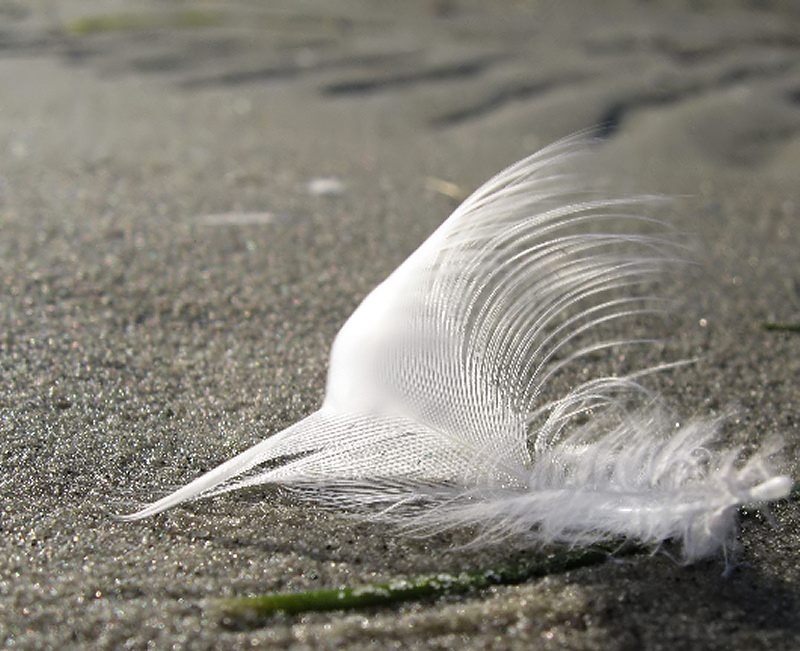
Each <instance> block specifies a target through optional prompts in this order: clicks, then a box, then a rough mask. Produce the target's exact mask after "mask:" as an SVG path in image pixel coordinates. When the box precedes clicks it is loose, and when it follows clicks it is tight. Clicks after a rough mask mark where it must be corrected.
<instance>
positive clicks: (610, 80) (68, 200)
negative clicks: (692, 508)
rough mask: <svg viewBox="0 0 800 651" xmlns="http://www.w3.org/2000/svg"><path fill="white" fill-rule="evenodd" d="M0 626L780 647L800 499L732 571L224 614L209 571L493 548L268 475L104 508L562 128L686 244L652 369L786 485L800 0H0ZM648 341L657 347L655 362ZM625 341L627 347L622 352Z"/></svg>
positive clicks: (363, 568) (475, 559)
mask: <svg viewBox="0 0 800 651" xmlns="http://www.w3.org/2000/svg"><path fill="white" fill-rule="evenodd" d="M0 89H2V91H0V151H2V155H1V156H0V282H2V293H0V308H1V309H0V366H1V368H2V372H1V373H0V643H2V644H4V646H5V647H7V648H20V649H69V648H100V649H118V648H131V649H143V648H155V649H166V648H190V649H220V648H284V647H285V648H298V649H302V648H309V649H311V648H354V649H359V648H381V649H384V648H420V649H422V648H424V649H428V648H433V649H452V648H461V649H486V648H493V649H508V648H525V649H673V648H681V649H770V650H773V651H775V650H778V649H796V648H800V619H798V616H797V612H798V606H800V544H799V543H800V537H799V535H798V531H799V529H798V527H799V526H800V511H799V510H798V503H797V502H796V501H792V500H789V501H785V502H783V503H779V504H776V505H775V506H774V507H773V508H772V510H771V515H769V516H766V515H764V514H761V513H758V512H751V513H750V515H749V516H747V517H744V518H743V519H742V532H741V536H740V539H739V550H738V554H737V557H736V560H735V565H734V566H733V567H732V571H731V572H730V573H729V575H727V576H725V577H723V576H722V575H723V570H724V569H725V561H724V560H723V559H721V558H718V559H711V560H708V561H704V562H701V563H698V564H695V565H693V566H690V567H683V566H680V565H679V564H677V563H676V562H674V561H673V560H671V559H670V558H669V557H668V556H667V555H665V554H659V553H656V554H654V555H647V554H640V555H635V556H630V557H625V558H621V559H618V560H611V561H608V562H605V563H602V564H599V565H594V566H591V567H584V568H581V569H577V570H573V571H570V572H566V573H560V574H551V575H549V576H546V577H544V578H541V579H536V580H531V581H528V582H526V583H523V584H521V585H516V586H501V587H495V588H492V589H489V590H485V591H482V592H477V593H474V594H470V595H466V596H459V597H448V598H444V599H439V600H433V601H416V602H415V601H412V602H409V603H406V604H401V605H395V606H387V607H385V608H376V609H370V610H365V611H356V612H347V613H343V612H331V613H316V614H309V615H303V616H294V617H289V616H283V615H279V616H276V617H274V618H272V619H270V620H269V621H267V622H265V624H264V625H263V626H260V627H256V628H247V629H244V630H230V629H229V628H226V627H224V626H221V625H220V622H219V619H218V618H217V617H216V616H215V615H214V614H213V613H212V611H210V610H209V609H207V608H206V605H207V604H208V603H209V600H211V599H213V598H215V597H221V596H230V595H243V594H253V593H259V592H264V591H268V590H300V589H308V588H316V587H335V586H339V585H343V584H359V583H364V582H371V581H379V580H389V579H394V578H403V577H408V576H415V575H417V574H421V573H427V572H454V571H458V570H463V569H476V568H490V567H493V566H496V565H497V564H498V563H501V562H504V561H506V560H507V557H508V554H507V552H506V551H505V550H503V549H490V550H486V551H469V552H466V551H454V544H455V543H457V542H459V541H461V540H462V539H461V538H460V535H461V534H459V533H454V534H452V535H451V536H449V537H448V536H444V535H442V536H438V537H434V538H430V539H424V540H409V539H408V538H405V537H401V536H398V535H397V534H396V533H393V532H392V531H391V530H387V529H386V528H385V527H377V526H370V525H368V524H354V523H353V522H352V521H350V520H348V519H345V518H343V517H340V516H339V515H337V514H335V513H329V512H324V511H321V510H319V509H317V508H314V507H313V506H310V505H308V504H297V503H295V502H293V501H292V500H291V499H289V498H287V497H286V496H283V495H280V494H278V493H275V492H274V491H269V490H261V491H253V492H246V493H238V494H237V493H234V494H231V495H227V496H224V497H220V498H215V499H211V500H205V501H200V502H197V503H192V504H189V505H186V506H181V507H179V508H177V509H174V510H172V511H170V512H167V513H165V514H162V515H159V516H157V517H155V518H151V519H148V520H144V521H140V522H135V523H127V522H120V521H118V520H115V519H114V515H115V514H118V513H124V512H129V511H130V510H132V509H135V508H137V507H138V506H140V505H142V504H143V503H145V502H146V501H149V500H150V499H153V498H155V497H158V496H160V495H163V494H164V493H165V492H166V491H167V490H168V489H170V488H174V487H177V486H179V485H181V484H183V483H184V482H186V481H188V480H190V479H192V478H194V477H196V476H197V475H198V474H200V473H201V472H203V471H204V470H208V469H210V468H212V467H213V466H215V465H216V464H218V463H220V462H221V461H223V460H225V459H227V458H228V457H230V456H232V455H233V454H234V453H236V452H238V451H241V450H243V449H245V448H246V447H247V446H249V445H251V444H253V443H255V442H256V441H258V440H260V439H262V438H264V437H265V436H268V435H270V434H273V433H275V432H278V431H280V430H281V429H283V428H284V427H286V426H287V425H289V424H291V423H293V422H295V421H296V420H298V419H300V418H301V417H303V416H304V415H306V414H308V413H310V412H311V411H313V410H314V409H316V408H317V406H318V405H319V404H320V401H321V399H322V394H323V389H324V381H325V372H326V366H327V356H328V351H329V347H330V344H331V342H332V339H333V337H334V335H335V333H336V332H337V330H338V328H339V327H340V326H341V324H342V323H343V321H344V320H345V319H346V318H347V316H348V315H349V314H350V312H351V311H352V310H353V308H354V307H355V306H356V305H357V304H358V302H359V301H360V300H361V299H362V298H363V297H364V296H365V294H366V293H367V292H368V291H369V290H370V289H371V288H372V287H373V286H375V285H376V284H377V283H378V282H379V281H381V280H382V279H383V278H384V277H385V276H386V275H387V274H388V273H389V272H390V271H391V270H392V269H393V268H394V267H395V266H396V265H397V264H398V263H399V262H400V261H402V260H403V259H404V258H405V257H406V256H407V255H408V254H409V253H410V252H411V251H412V250H414V248H415V247H416V246H417V245H418V244H419V243H420V242H421V241H422V240H423V239H424V238H425V237H426V236H427V234H428V233H430V232H431V231H432V230H433V229H434V228H435V227H436V226H437V225H438V224H439V223H441V221H442V220H443V219H444V218H445V217H446V216H447V215H448V214H449V213H450V212H451V211H452V209H453V208H454V207H455V206H456V205H457V198H458V197H459V196H461V195H462V194H463V193H464V192H467V191H469V190H471V189H472V188H474V187H476V186H477V185H478V184H480V183H481V182H482V181H483V180H485V179H486V178H488V177H489V176H490V175H491V174H493V173H494V172H496V171H497V170H499V169H501V168H502V167H503V166H505V165H507V164H509V163H511V162H513V161H514V160H516V159H518V158H520V157H522V156H524V155H525V154H528V153H530V152H532V151H534V150H536V149H537V148H539V147H541V146H543V145H545V144H548V143H549V142H551V141H553V140H555V139H557V138H560V137H563V136H565V135H568V134H570V133H572V132H575V131H577V130H581V129H586V128H593V129H594V130H595V132H596V133H597V134H598V135H601V136H603V137H604V138H605V142H604V144H602V145H601V146H600V147H599V148H598V151H597V153H596V155H595V156H596V159H597V165H596V170H597V174H598V176H600V177H602V180H603V181H604V182H605V183H606V184H607V185H608V186H609V187H611V188H613V191H614V192H616V193H628V192H644V193H664V194H666V195H670V196H672V197H675V198H676V200H675V201H674V202H673V203H672V204H670V205H669V207H668V208H666V214H662V215H660V216H663V217H665V218H667V219H669V220H670V221H671V222H673V223H674V224H675V225H676V227H677V228H678V229H679V230H680V231H682V232H685V233H688V234H690V235H691V237H692V239H693V241H694V242H695V251H696V255H697V259H698V262H699V264H698V265H696V266H697V269H696V270H695V271H693V272H692V273H691V274H690V275H689V276H688V277H686V278H684V279H683V280H681V279H676V280H674V281H671V282H674V284H673V285H671V286H669V287H667V288H666V291H667V293H668V294H669V295H670V296H672V297H675V298H676V299H677V305H678V306H679V307H678V308H677V309H676V310H675V313H674V314H672V315H671V318H670V322H669V327H668V330H669V332H668V333H665V334H666V335H667V337H666V343H665V344H664V346H663V348H659V349H658V350H657V351H655V352H653V351H651V352H650V353H641V355H642V358H641V360H640V361H641V362H642V363H653V362H654V361H655V362H657V361H659V359H660V355H661V354H663V355H664V356H665V358H666V357H668V358H670V359H678V358H698V359H699V361H698V362H696V363H694V364H692V365H690V366H686V367H682V368H680V369H679V370H676V371H672V372H669V373H665V374H663V375H662V376H661V377H659V378H656V379H654V380H653V382H654V387H655V388H657V389H658V390H660V391H661V392H662V393H663V394H664V396H665V398H666V399H667V400H668V401H669V402H670V403H671V404H673V405H674V406H675V407H676V409H677V411H678V412H679V413H681V414H684V415H686V416H687V417H688V416H691V415H695V414H712V415H720V414H723V413H728V414H730V417H729V420H728V424H727V426H726V428H725V433H726V436H728V437H730V439H731V440H735V441H737V442H739V443H741V444H742V445H743V446H745V447H746V448H748V447H752V446H755V445H756V444H758V443H759V442H761V441H764V440H767V439H769V438H770V437H772V436H779V437H781V438H782V439H783V441H784V453H783V455H784V459H785V460H784V462H783V469H784V470H785V472H787V473H789V474H791V475H793V476H794V477H795V478H800V464H798V462H797V458H798V457H797V455H798V451H799V450H800V334H797V333H793V332H781V331H771V330H767V329H765V328H764V324H767V323H784V324H792V323H794V324H797V323H799V322H800V5H798V4H797V3H796V2H793V1H791V0H786V1H783V2H781V1H780V0H774V1H771V2H744V1H737V2H723V1H722V0H719V1H718V2H714V1H712V0H696V1H690V0H680V1H679V0H673V1H671V2H633V1H623V0H608V1H607V2H601V3H587V2H578V1H577V0H575V1H568V2H545V1H533V0H532V1H530V2H521V1H520V2H505V3H484V2H478V1H460V0H425V1H423V0H411V1H407V2H403V3H399V2H398V3H394V2H393V3H390V2H366V1H358V0H335V1H333V2H299V3H295V2H288V1H285V2H284V1H278V2H270V3H258V2H247V1H246V0H236V1H231V2H226V3H221V2H212V1H208V2H199V1H198V2H177V1H171V2H157V1H155V0H141V1H137V2H133V1H131V2H98V1H95V2H92V1H90V0H59V1H58V2H55V1H52V2H45V1H44V0H42V1H41V2H38V3H28V2H24V1H23V0H0ZM648 355H649V356H648ZM636 362H637V359H636V358H633V359H632V360H631V363H632V364H636Z"/></svg>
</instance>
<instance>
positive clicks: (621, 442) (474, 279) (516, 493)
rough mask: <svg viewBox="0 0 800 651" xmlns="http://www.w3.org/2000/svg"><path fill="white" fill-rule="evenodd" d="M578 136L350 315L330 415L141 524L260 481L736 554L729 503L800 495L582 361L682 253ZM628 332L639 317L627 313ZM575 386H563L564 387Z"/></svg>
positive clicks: (499, 183) (490, 530)
mask: <svg viewBox="0 0 800 651" xmlns="http://www.w3.org/2000/svg"><path fill="white" fill-rule="evenodd" d="M585 145H586V143H585V142H584V141H583V140H582V139H580V138H570V139H566V140H564V141H561V142H559V143H556V144H555V145H551V146H550V147H547V148H546V149H543V150H542V151H540V152H538V153H536V154H534V155H532V156H530V157H528V158H525V159H524V160H521V161H519V162H518V163H516V164H515V165H512V166H511V167H509V168H508V169H506V170H505V171H503V172H501V173H500V174H498V175H497V176H495V177H494V178H492V179H491V180H489V181H488V182H487V183H486V184H484V185H483V186H482V187H480V188H479V189H478V190H477V191H475V192H474V193H473V194H472V195H471V196H470V197H469V198H468V199H467V200H466V201H464V203H463V204H462V205H461V206H459V207H458V208H457V209H456V211H455V212H454V213H453V214H452V215H451V216H450V217H449V218H448V219H447V220H446V221H445V222H444V223H442V225H441V226H440V227H439V228H438V229H437V230H436V231H435V232H434V233H433V234H432V235H431V236H430V237H429V238H428V239H427V240H426V241H425V242H424V243H423V244H422V245H421V246H420V247H419V248H418V249H417V250H416V251H415V252H414V253H413V254H412V255H411V256H410V257H409V258H408V259H407V260H406V261H405V262H403V263H402V264H401V265H400V266H399V267H398V268H397V269H396V270H395V271H394V272H393V273H392V274H391V275H390V276H389V277H388V278H387V279H386V280H385V281H384V282H383V283H381V284H380V285H378V287H376V288H375V289H374V290H373V291H372V292H371V293H370V294H369V295H368V296H367V297H366V298H365V299H364V301H363V302H362V303H361V305H360V306H359V307H358V308H357V309H356V310H355V312H354V313H353V314H352V315H351V316H350V318H349V319H348V320H347V322H346V323H345V324H344V326H343V327H342V329H341V330H340V332H339V333H338V335H337V336H336V339H335V341H334V343H333V347H332V350H331V355H330V367H329V373H328V379H327V387H326V394H325V399H324V401H323V404H322V406H321V408H320V409H319V410H318V411H317V412H315V413H313V414H311V415H309V416H308V417H306V418H305V419H303V420H301V421H299V422H298V423H295V424H294V425H292V426H291V427H289V428H287V429H285V430H284V431H282V432H280V433H279V434H275V435H274V436H271V437H269V438H267V439H266V440H264V441H262V442H260V443H258V444H257V445H255V446H253V447H251V448H250V449H249V450H246V451H245V452H242V453H241V454H239V455H238V456H236V457H234V458H232V459H230V460H229V461H226V462H225V463H223V464H222V465H220V466H218V467H217V468H215V469H214V470H211V471H210V472H208V473H207V474H205V475H203V476H201V477H199V478H198V479H195V480H194V481H192V482H191V483H189V484H188V485H186V486H184V487H183V488H180V489H179V490H177V491H175V492H174V493H172V494H171V495H168V496H166V497H164V498H163V499H160V500H158V501H157V502H154V503H153V504H150V505H149V506H147V507H145V508H143V509H142V510H140V511H139V512H137V513H134V514H132V515H130V516H127V518H129V519H136V518H142V517H146V516H150V515H153V514H155V513H159V512H160V511H163V510H165V509H167V508H169V507H172V506H175V505H176V504H179V503H181V502H184V501H186V500H189V499H194V498H197V497H205V496H210V495H215V494H219V493H223V492H226V491H230V490H233V489H236V488H240V487H244V486H251V485H256V484H274V485H279V486H282V487H287V488H293V489H297V490H298V491H300V492H301V494H303V495H304V496H307V497H308V496H310V497H312V498H313V499H315V500H318V501H319V502H321V503H325V504H327V505H329V506H334V507H337V508H342V509H346V510H347V511H349V512H355V513H357V514H360V515H363V516H365V517H368V518H373V519H382V520H389V521H391V522H394V523H397V524H398V525H400V526H401V527H406V528H407V529H411V530H413V531H417V532H419V531H425V532H427V531H437V530H443V529H448V528H451V527H460V526H464V525H466V526H474V527H476V528H477V530H478V534H477V542H478V543H481V542H486V543H494V542H497V541H499V540H503V539H506V538H507V537H512V536H513V537H515V538H518V539H519V538H522V539H527V540H529V541H531V542H532V543H535V544H540V543H549V542H565V543H568V544H588V543H591V542H595V541H600V540H607V539H618V538H620V537H622V538H629V539H633V540H636V541H639V542H643V543H646V544H653V545H655V544H658V543H660V542H662V541H665V540H667V539H676V540H678V541H679V542H681V543H682V549H683V555H684V558H685V560H687V561H691V560H694V559H697V558H700V557H703V556H707V555H710V554H713V553H714V552H716V551H718V550H719V549H720V548H724V547H725V546H726V545H727V544H728V543H729V542H730V540H731V538H732V536H733V535H734V533H735V519H736V509H737V507H738V506H739V505H741V504H744V503H750V502H761V501H765V500H772V499H777V498H780V497H783V496H785V495H787V493H788V491H789V489H790V486H791V481H790V479H789V478H788V477H786V476H781V475H777V474H775V473H774V471H773V470H772V469H771V468H770V466H769V463H768V459H767V457H768V456H769V455H768V452H769V451H757V452H755V453H753V454H752V455H751V456H750V457H749V458H742V455H741V454H740V450H739V449H737V448H730V447H723V446H721V445H720V442H719V441H718V440H717V439H718V430H719V423H718V421H716V420H711V419H707V420H702V419H700V420H694V421H691V422H689V423H688V424H684V425H683V426H681V427H676V426H675V417H674V416H673V415H672V414H671V413H669V412H668V411H667V410H666V409H665V408H664V407H663V406H661V405H660V404H659V400H658V399H657V397H656V396H653V395H652V394H651V393H650V392H648V391H647V390H646V389H645V388H644V386H643V385H642V384H641V379H642V377H643V376H645V375H647V374H648V373H650V372H652V371H653V370H657V369H645V370H642V371H639V372H636V373H632V374H629V375H625V376H619V377H615V376H613V375H611V374H609V373H606V374H603V373H599V374H598V376H597V377H592V376H591V375H589V376H587V375H586V374H585V370H586V369H587V368H589V365H590V364H591V363H593V360H595V359H596V358H602V357H604V356H605V357H607V356H608V355H610V354H611V352H612V351H615V350H617V351H618V349H619V347H620V346H625V345H633V344H640V343H646V342H645V341H643V340H640V339H631V338H628V337H625V336H614V333H619V332H622V331H623V322H626V321H628V322H630V321H634V322H640V321H641V319H643V318H645V317H646V315H648V314H651V313H654V312H658V311H659V310H660V309H662V308H663V307H664V306H663V304H660V303H659V302H658V300H657V299H655V298H653V297H651V296H650V293H649V292H650V291H651V290H648V289H647V288H648V287H651V286H652V283H653V282H654V281H655V280H656V279H657V278H658V277H659V276H660V275H661V274H662V273H663V271H664V269H665V267H668V266H671V265H673V264H675V263H676V262H677V261H678V260H679V258H680V255H679V250H678V247H677V246H676V245H675V244H674V241H673V240H672V238H671V237H670V236H669V235H668V232H667V229H665V228H663V227H662V226H661V225H659V224H658V223H657V222H654V221H653V220H648V219H645V218H643V217H640V216H638V215H637V209H641V207H642V205H643V204H644V203H646V202H647V201H646V200H644V199H609V198H603V197H601V196H598V195H597V194H592V193H588V192H581V191H578V190H576V189H575V188H576V183H577V182H578V181H579V180H578V179H576V178H575V177H574V176H571V175H569V174H565V173H564V172H563V170H564V169H565V168H566V167H568V166H569V164H571V163H572V159H573V158H575V157H576V156H578V155H580V154H581V153H582V150H583V149H585ZM629 325H630V323H629ZM565 378H572V380H573V382H572V384H571V386H572V388H571V389H570V390H568V391H567V392H566V393H565V394H564V395H560V396H555V395H552V394H553V392H552V390H551V388H550V386H551V384H552V383H554V382H555V381H556V380H558V381H559V382H560V384H559V386H563V385H564V383H565V382H564V380H565Z"/></svg>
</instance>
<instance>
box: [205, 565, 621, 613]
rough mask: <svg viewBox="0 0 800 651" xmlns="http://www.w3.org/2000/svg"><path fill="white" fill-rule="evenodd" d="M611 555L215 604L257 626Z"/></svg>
mask: <svg viewBox="0 0 800 651" xmlns="http://www.w3.org/2000/svg"><path fill="white" fill-rule="evenodd" d="M609 553H610V552H609V551H608V550H605V549H588V550H583V551H572V552H568V553H566V554H563V553H562V554H553V555H550V556H547V557H544V558H542V559H539V560H538V562H536V563H532V564H525V565H520V566H516V567H508V568H502V569H497V570H488V571H480V572H462V573H460V574H456V575H452V574H430V575H424V576H420V577H416V578H413V579H399V580H397V581H390V582H387V583H374V584H369V585H364V586H356V587H342V588H334V589H322V590H307V591H303V592H274V593H269V594H265V595H261V596H257V597H236V598H233V599H222V600H219V601H218V602H215V606H216V608H217V609H218V610H219V611H220V613H221V615H222V617H223V619H224V620H225V623H227V624H242V623H248V622H257V621H258V620H262V619H263V618H265V617H268V616H270V615H273V614H275V613H279V612H280V613H285V614H288V615H296V614H299V613H305V612H311V611H325V610H350V609H354V608H369V607H375V606H383V605H386V604H392V603H396V602H400V601H409V600H416V599H429V598H433V597H439V596H444V595H453V594H462V593H465V592H471V591H475V590H481V589H483V588H487V587H489V586H492V585H514V584H517V583H522V582H524V581H527V580H530V579H534V578H538V577H542V576H545V575H548V574H556V573H560V572H567V571H569V570H572V569H576V568H580V567H586V566H588V565H596V564H598V563H602V562H604V561H605V560H606V559H607V558H608V556H609Z"/></svg>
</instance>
